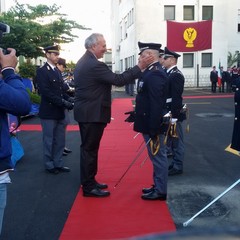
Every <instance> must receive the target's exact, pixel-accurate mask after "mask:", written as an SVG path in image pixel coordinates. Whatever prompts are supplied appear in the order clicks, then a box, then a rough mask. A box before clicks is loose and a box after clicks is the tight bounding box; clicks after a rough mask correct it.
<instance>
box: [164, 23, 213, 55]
mask: <svg viewBox="0 0 240 240" xmlns="http://www.w3.org/2000/svg"><path fill="white" fill-rule="evenodd" d="M167 48H169V49H170V50H172V51H178V52H195V51H200V50H205V49H211V48H212V20H207V21H201V22H192V23H180V22H173V21H167Z"/></svg>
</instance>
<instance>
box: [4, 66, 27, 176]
mask: <svg viewBox="0 0 240 240" xmlns="http://www.w3.org/2000/svg"><path fill="white" fill-rule="evenodd" d="M2 75H3V79H4V80H3V79H0V174H1V173H4V172H5V171H7V170H10V169H12V168H13V166H12V163H11V154H12V147H11V140H10V133H9V126H8V117H7V113H10V114H12V115H16V116H20V115H26V114H28V113H29V112H30V110H31V101H30V97H29V94H28V92H27V91H26V88H25V86H24V85H23V83H22V79H21V77H20V76H19V75H17V74H15V73H14V71H13V70H12V69H6V70H3V72H2Z"/></svg>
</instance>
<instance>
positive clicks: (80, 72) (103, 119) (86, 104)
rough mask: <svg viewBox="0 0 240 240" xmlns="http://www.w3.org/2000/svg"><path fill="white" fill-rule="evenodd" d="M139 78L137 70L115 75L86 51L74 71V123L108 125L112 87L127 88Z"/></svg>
mask: <svg viewBox="0 0 240 240" xmlns="http://www.w3.org/2000/svg"><path fill="white" fill-rule="evenodd" d="M139 74H141V70H140V68H139V67H138V66H135V67H133V68H131V69H129V70H127V71H125V72H123V73H122V74H116V73H113V72H112V71H111V70H110V69H109V67H108V66H107V65H106V64H105V63H103V62H101V61H99V60H98V59H97V58H96V57H95V56H94V54H93V53H91V52H90V51H88V50H87V51H86V52H85V54H84V55H83V56H82V57H81V58H80V59H79V61H78V62H77V65H76V67H75V70H74V83H75V102H74V119H75V120H76V121H77V122H84V123H89V122H100V123H109V122H110V120H111V89H112V85H116V86H124V85H125V84H128V83H130V82H131V81H132V80H133V79H136V78H138V76H139Z"/></svg>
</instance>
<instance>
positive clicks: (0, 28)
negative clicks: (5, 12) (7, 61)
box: [0, 22, 10, 55]
mask: <svg viewBox="0 0 240 240" xmlns="http://www.w3.org/2000/svg"><path fill="white" fill-rule="evenodd" d="M7 33H10V27H9V26H8V25H7V24H5V23H1V22H0V43H1V40H2V37H3V35H4V34H7ZM0 49H2V51H3V54H5V55H6V54H8V53H9V51H8V50H6V49H3V48H0Z"/></svg>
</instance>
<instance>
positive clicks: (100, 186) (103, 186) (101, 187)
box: [96, 183, 108, 189]
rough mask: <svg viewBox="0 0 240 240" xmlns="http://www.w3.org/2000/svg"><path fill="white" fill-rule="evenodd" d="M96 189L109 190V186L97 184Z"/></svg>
mask: <svg viewBox="0 0 240 240" xmlns="http://www.w3.org/2000/svg"><path fill="white" fill-rule="evenodd" d="M96 187H97V188H99V189H105V188H108V185H107V184H106V183H96Z"/></svg>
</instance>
